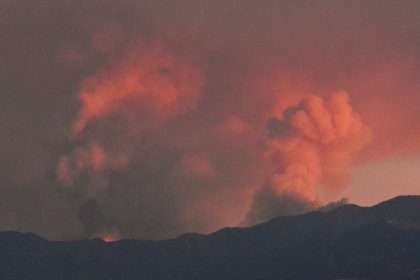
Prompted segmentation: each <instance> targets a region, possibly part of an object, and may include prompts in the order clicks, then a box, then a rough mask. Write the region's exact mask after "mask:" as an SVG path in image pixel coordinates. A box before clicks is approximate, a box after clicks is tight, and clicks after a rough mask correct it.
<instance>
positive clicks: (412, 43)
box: [0, 0, 420, 240]
mask: <svg viewBox="0 0 420 280" xmlns="http://www.w3.org/2000/svg"><path fill="white" fill-rule="evenodd" d="M419 8H420V2H418V1H409V0H403V1H387V0H381V1H374V0H368V1H366V0H364V1H357V0H356V1H344V0H341V1H338V0H336V1H309V0H308V1H271V0H265V1H247V0H242V1H236V0H228V1H221V0H215V1H186V0H185V1H184V0H180V1H169V0H158V1H156V0H155V1H146V0H141V1H134V0H122V1H115V0H101V1H100V0H83V1H82V0H73V1H70V0H58V1H57V0H43V1H23V0H0V13H1V14H0V41H1V44H0V61H1V67H0V81H1V83H0V96H1V99H0V135H1V138H0V154H1V157H0V230H18V231H24V232H28V231H31V232H35V233H38V234H40V235H41V236H43V237H46V238H48V239H53V240H75V239H80V238H91V237H95V236H99V237H107V236H114V237H115V238H141V239H162V238H171V237H175V236H177V235H180V234H182V233H184V232H200V233H209V232H212V231H215V230H217V229H220V228H222V227H226V226H249V225H253V224H256V223H259V222H262V221H265V220H267V219H270V218H273V217H275V216H279V215H291V214H300V213H303V212H305V211H310V210H315V209H318V208H319V207H323V206H324V205H327V204H328V203H330V202H333V203H334V205H340V204H342V203H346V202H350V203H356V204H360V205H365V206H368V205H372V204H375V203H378V202H380V201H382V200H385V199H389V198H392V197H393V196H396V195H401V194H420V176H419V175H418V172H417V171H418V170H420V122H419V120H420V109H419V105H420V93H419V92H420V80H419V79H418V77H419V76H420V39H419V38H420V18H419V17H418V13H417V11H418V10H419ZM343 198H344V199H343Z"/></svg>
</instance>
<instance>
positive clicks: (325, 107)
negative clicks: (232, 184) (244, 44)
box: [249, 91, 371, 223]
mask: <svg viewBox="0 0 420 280" xmlns="http://www.w3.org/2000/svg"><path fill="white" fill-rule="evenodd" d="M370 140H371V132H370V130H369V129H368V128H367V126H366V125H365V124H364V123H363V122H362V121H361V119H360V117H359V116H358V115H357V114H356V113H354V112H353V109H352V107H351V106H350V104H349V96H348V94H347V93H346V92H344V91H340V92H336V93H334V94H332V95H331V96H329V97H327V98H326V99H323V98H321V97H319V96H314V95H311V96H307V97H305V98H304V99H303V100H302V101H301V102H300V104H299V105H298V106H292V107H289V108H287V109H286V110H285V111H283V118H282V119H277V118H274V119H271V120H270V121H269V122H268V123H267V136H266V137H265V139H264V140H263V145H264V148H265V155H266V156H267V157H268V158H270V159H271V160H272V161H273V162H274V164H275V165H276V167H277V168H276V171H275V173H274V174H273V176H272V177H271V178H270V180H269V181H268V182H267V183H266V185H265V186H264V188H263V190H262V191H260V193H258V194H257V195H256V199H255V200H254V204H253V208H252V209H251V212H250V214H249V216H250V217H249V219H250V222H251V223H255V222H261V221H264V220H266V219H269V218H271V217H273V216H275V215H279V214H285V215H286V214H296V213H302V212H305V211H307V210H310V209H314V208H316V207H320V206H321V205H323V204H325V202H326V199H331V198H334V197H335V196H336V195H338V194H340V192H341V191H342V190H343V188H344V187H345V185H346V183H347V181H348V167H349V166H350V164H351V161H352V159H353V157H354V155H355V153H356V152H358V151H359V150H360V149H362V148H363V147H364V146H365V145H366V144H368V143H369V142H370Z"/></svg>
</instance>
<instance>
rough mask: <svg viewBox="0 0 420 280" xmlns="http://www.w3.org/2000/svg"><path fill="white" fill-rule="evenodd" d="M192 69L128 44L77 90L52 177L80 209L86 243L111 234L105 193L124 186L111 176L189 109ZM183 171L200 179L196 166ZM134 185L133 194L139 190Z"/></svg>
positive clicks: (196, 81) (173, 57)
mask: <svg viewBox="0 0 420 280" xmlns="http://www.w3.org/2000/svg"><path fill="white" fill-rule="evenodd" d="M195 63H197V61H194V60H193V58H192V56H191V57H187V56H181V55H178V54H174V53H173V52H171V51H169V50H167V49H166V48H165V47H164V46H163V45H162V44H159V43H154V42H153V43H149V44H145V43H138V42H135V43H133V44H132V45H131V46H130V47H129V48H128V50H126V51H125V53H124V54H123V55H122V57H120V58H118V59H116V61H115V62H113V63H111V64H110V65H109V66H107V67H105V68H104V69H103V70H101V71H99V72H98V73H97V74H95V75H94V76H92V77H90V78H88V79H86V80H85V81H84V82H83V84H82V87H81V89H80V92H79V95H78V96H79V100H80V106H81V108H80V111H79V113H78V116H77V118H76V120H75V121H74V122H73V126H72V131H71V133H70V143H71V146H72V149H71V151H70V152H69V153H68V154H67V155H63V156H61V157H60V159H59V162H58V165H57V167H56V175H57V178H58V181H59V184H60V188H61V191H62V192H64V193H65V194H66V195H69V196H78V197H80V198H81V199H82V200H83V201H85V202H82V206H81V208H80V210H79V213H78V218H79V220H80V221H81V223H82V224H83V225H84V228H85V230H86V232H87V234H88V235H90V236H96V235H99V236H101V235H106V234H108V233H110V232H112V231H114V229H113V227H114V226H113V221H112V218H110V217H109V213H106V211H107V210H106V209H104V207H105V206H104V205H109V203H110V200H112V199H113V198H112V196H113V195H116V194H115V193H112V191H115V188H116V187H118V184H123V185H124V184H125V183H122V182H121V180H117V183H115V182H114V183H113V182H112V180H111V178H112V176H116V175H115V174H118V173H119V175H120V176H123V175H122V171H123V170H126V169H127V168H128V167H129V166H130V164H132V161H133V160H134V161H135V160H137V162H139V160H141V157H142V156H144V155H142V154H140V155H139V152H142V151H144V149H145V148H144V146H145V145H147V144H145V142H147V141H148V140H150V135H153V134H155V133H159V130H160V129H161V128H162V126H163V125H164V124H165V123H166V122H168V121H170V120H171V119H173V118H175V117H178V116H180V115H183V114H185V113H187V112H190V111H191V110H193V109H194V108H195V106H196V103H197V101H198V100H199V98H200V93H201V88H202V86H203V74H202V72H201V69H199V68H198V67H197V66H196V65H195ZM148 137H149V138H148ZM191 164H193V165H198V167H197V168H198V169H199V172H206V171H207V169H206V168H208V167H206V166H205V162H204V163H202V162H200V159H198V161H197V159H192V163H191ZM203 164H204V166H203ZM113 174H114V175H113ZM162 175H165V174H162ZM139 183H141V182H140V181H138V182H133V184H134V185H135V186H133V187H138V188H143V187H144V186H141V185H140V186H138V185H137V184H139ZM157 191H158V190H157ZM108 211H114V210H110V209H108ZM139 214H142V213H141V212H140V213H139Z"/></svg>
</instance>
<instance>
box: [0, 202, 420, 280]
mask: <svg viewBox="0 0 420 280" xmlns="http://www.w3.org/2000/svg"><path fill="white" fill-rule="evenodd" d="M22 267H23V269H22ZM0 278H1V279H34V280H35V279H98V280H99V279H183V280H188V279H204V280H205V279H209V280H210V279H241V280H242V279H244V280H246V279H249V280H254V279H266V280H271V279H273V280H274V279H341V278H354V279H360V278H365V279H420V196H398V197H395V198H393V199H390V200H387V201H384V202H382V203H379V204H377V205H375V206H371V207H361V206H357V205H354V204H347V205H343V206H340V207H337V208H336V209H333V210H330V211H328V212H322V211H313V212H309V213H306V214H302V215H296V216H283V217H276V218H273V219H271V220H269V221H266V222H264V223H261V224H258V225H255V226H252V227H246V228H239V227H227V228H223V229H221V230H219V231H216V232H213V233H211V234H208V235H203V234H196V233H186V234H183V235H181V236H179V237H177V238H173V239H167V240H160V241H152V240H120V241H115V242H110V243H106V242H104V241H103V240H100V239H92V240H79V241H68V242H65V241H48V240H45V239H43V238H41V237H39V236H37V235H35V234H32V233H18V232H2V233H0Z"/></svg>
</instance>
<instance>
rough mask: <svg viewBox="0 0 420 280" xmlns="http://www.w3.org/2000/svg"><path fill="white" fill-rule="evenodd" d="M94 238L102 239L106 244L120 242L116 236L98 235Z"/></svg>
mask: <svg viewBox="0 0 420 280" xmlns="http://www.w3.org/2000/svg"><path fill="white" fill-rule="evenodd" d="M94 238H100V239H102V240H103V241H105V242H115V241H118V240H119V237H118V236H117V235H116V234H104V235H97V236H95V237H94Z"/></svg>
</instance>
